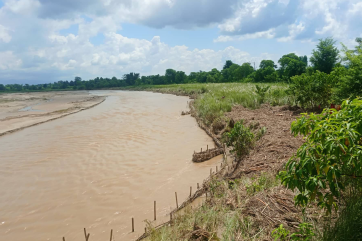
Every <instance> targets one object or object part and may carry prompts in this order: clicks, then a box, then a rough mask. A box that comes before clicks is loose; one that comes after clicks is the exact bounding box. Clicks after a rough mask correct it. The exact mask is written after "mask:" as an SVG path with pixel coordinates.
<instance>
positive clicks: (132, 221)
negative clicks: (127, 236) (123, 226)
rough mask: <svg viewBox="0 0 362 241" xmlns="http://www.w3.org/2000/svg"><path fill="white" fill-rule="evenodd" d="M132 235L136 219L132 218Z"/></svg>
mask: <svg viewBox="0 0 362 241" xmlns="http://www.w3.org/2000/svg"><path fill="white" fill-rule="evenodd" d="M132 233H134V218H132Z"/></svg>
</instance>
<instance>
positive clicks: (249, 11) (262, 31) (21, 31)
mask: <svg viewBox="0 0 362 241" xmlns="http://www.w3.org/2000/svg"><path fill="white" fill-rule="evenodd" d="M3 2H4V6H3V7H2V8H0V23H1V25H0V57H1V59H0V69H1V70H2V72H1V74H0V78H1V76H4V75H3V73H5V71H6V74H7V75H6V76H7V79H8V77H9V76H10V77H11V76H12V79H16V80H21V78H23V77H21V76H20V75H21V73H24V76H25V77H24V81H25V80H26V78H28V76H35V77H34V79H40V80H41V81H54V80H58V79H59V78H69V77H70V76H73V75H75V74H77V75H80V76H82V77H84V78H91V77H94V76H96V75H99V76H105V75H107V76H112V75H115V76H121V75H122V74H124V73H126V72H130V71H135V72H140V73H141V74H161V73H163V72H164V71H165V69H167V68H175V69H178V70H183V71H185V72H191V71H198V70H209V69H211V68H214V67H218V68H221V67H222V65H223V63H224V61H225V60H227V59H231V60H233V61H235V62H237V63H242V62H247V61H250V62H257V63H258V62H259V61H260V59H261V58H268V59H273V60H275V59H276V58H275V57H274V56H273V55H269V54H267V53H265V54H255V55H257V56H251V55H250V54H249V53H247V52H245V51H243V50H241V49H238V48H235V47H226V48H223V49H221V50H213V49H191V48H189V47H188V46H183V45H182V46H170V45H169V44H167V43H165V42H162V41H161V38H160V37H159V36H155V37H153V38H152V39H151V38H150V39H136V38H129V37H127V36H126V35H125V34H124V33H123V32H122V24H123V23H134V24H138V25H145V26H148V27H151V28H163V27H167V26H168V27H173V28H177V29H193V30H194V31H197V29H198V28H202V27H205V26H207V27H208V26H214V27H217V28H218V29H219V30H220V35H219V36H218V37H216V38H215V39H214V40H213V41H214V44H215V46H220V45H218V44H220V42H231V41H243V40H247V39H265V40H266V41H267V39H276V40H277V41H279V42H290V41H299V43H302V42H308V43H310V42H313V41H316V40H317V39H319V38H323V37H328V36H333V37H335V38H336V39H337V41H342V42H345V43H347V44H350V43H351V44H353V39H354V38H355V37H357V36H359V35H360V34H361V32H362V25H361V24H360V20H361V16H362V3H361V2H360V0H349V1H344V0H320V1H314V0H224V1H220V0H210V1H206V0H119V1H115V0H77V1H74V0H4V1H3ZM70 27H74V28H75V29H76V30H77V31H75V32H72V33H68V34H64V33H63V34H61V32H62V30H66V29H68V28H70ZM99 34H101V35H102V36H104V42H103V43H100V44H98V45H96V46H95V45H94V44H92V42H91V38H92V37H95V36H98V35H99ZM208 41H210V42H211V41H212V39H210V40H208ZM268 43H270V42H265V45H268ZM271 48H272V46H271ZM218 49H220V48H219V47H218ZM253 52H254V53H255V52H258V51H254V50H253ZM273 52H275V49H273ZM259 53H260V52H259ZM282 54H285V53H281V54H280V55H282ZM279 57H280V56H279ZM19 70H21V71H19ZM19 76H20V77H19ZM37 76H40V77H39V78H37ZM0 81H3V79H0Z"/></svg>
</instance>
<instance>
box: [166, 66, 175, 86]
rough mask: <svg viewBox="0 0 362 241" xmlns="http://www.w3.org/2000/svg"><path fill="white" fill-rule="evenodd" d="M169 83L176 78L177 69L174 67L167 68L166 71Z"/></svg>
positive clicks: (173, 81)
mask: <svg viewBox="0 0 362 241" xmlns="http://www.w3.org/2000/svg"><path fill="white" fill-rule="evenodd" d="M165 77H166V82H167V84H173V83H175V80H176V70H174V69H166V73H165Z"/></svg>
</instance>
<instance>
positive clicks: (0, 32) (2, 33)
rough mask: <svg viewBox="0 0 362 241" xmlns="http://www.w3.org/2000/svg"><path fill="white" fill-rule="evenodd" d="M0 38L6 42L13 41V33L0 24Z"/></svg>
mask: <svg viewBox="0 0 362 241" xmlns="http://www.w3.org/2000/svg"><path fill="white" fill-rule="evenodd" d="M0 40H1V41H3V42H4V43H9V42H10V41H11V35H10V34H9V30H8V29H7V28H5V27H4V26H2V25H1V24H0Z"/></svg>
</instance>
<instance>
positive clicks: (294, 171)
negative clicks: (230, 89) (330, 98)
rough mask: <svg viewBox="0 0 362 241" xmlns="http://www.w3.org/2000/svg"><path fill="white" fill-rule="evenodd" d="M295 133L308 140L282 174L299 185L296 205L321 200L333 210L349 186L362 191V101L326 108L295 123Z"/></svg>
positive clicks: (289, 183) (287, 182)
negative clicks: (337, 108) (338, 109)
mask: <svg viewBox="0 0 362 241" xmlns="http://www.w3.org/2000/svg"><path fill="white" fill-rule="evenodd" d="M291 130H292V133H293V134H294V135H298V134H300V135H303V136H305V137H306V141H305V143H304V144H303V145H302V146H301V147H300V148H299V149H298V151H297V153H296V155H294V156H293V157H291V158H290V160H289V161H288V163H287V164H286V168H285V169H286V170H285V171H283V172H280V173H279V178H281V180H282V183H283V184H284V185H285V186H287V187H288V188H289V189H292V190H294V189H295V188H297V189H298V190H299V192H300V193H299V194H298V195H297V196H296V197H295V201H296V204H298V205H306V204H308V203H309V202H312V201H315V200H316V201H317V202H318V205H319V206H320V207H322V208H326V209H327V211H328V212H331V209H332V207H333V206H334V207H335V208H337V207H338V206H337V199H338V198H339V197H340V196H341V191H342V190H344V189H345V187H346V186H350V187H353V188H354V189H353V190H357V191H358V190H359V188H360V187H361V182H360V181H359V180H360V179H361V178H362V100H361V99H355V100H353V101H349V100H347V101H344V102H343V104H342V106H341V110H340V111H336V110H334V109H325V110H324V111H323V113H322V114H319V115H315V114H311V115H309V116H308V115H307V114H304V115H303V116H302V117H301V118H299V119H298V120H296V121H294V122H293V123H292V128H291Z"/></svg>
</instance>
